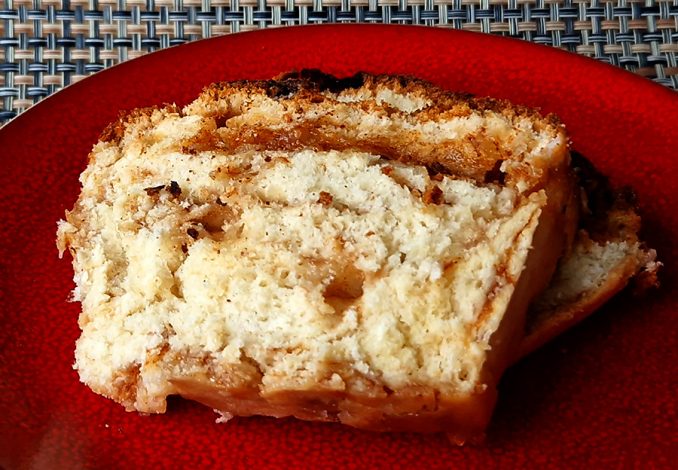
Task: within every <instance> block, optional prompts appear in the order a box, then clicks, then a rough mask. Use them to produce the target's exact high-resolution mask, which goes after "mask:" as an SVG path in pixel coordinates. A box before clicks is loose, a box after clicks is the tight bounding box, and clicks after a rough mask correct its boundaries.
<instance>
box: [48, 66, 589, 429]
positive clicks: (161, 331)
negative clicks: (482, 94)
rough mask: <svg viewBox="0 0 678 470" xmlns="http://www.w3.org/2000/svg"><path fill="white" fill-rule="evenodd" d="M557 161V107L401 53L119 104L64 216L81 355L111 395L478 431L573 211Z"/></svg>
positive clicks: (152, 406)
mask: <svg viewBox="0 0 678 470" xmlns="http://www.w3.org/2000/svg"><path fill="white" fill-rule="evenodd" d="M569 163H570V161H569V152H568V150H567V138H566V136H565V133H564V130H563V128H562V126H561V125H560V124H558V123H557V121H555V120H554V119H553V118H542V117H541V116H539V115H538V114H536V113H535V112H533V111H530V110H527V109H524V108H520V107H516V106H512V105H510V104H508V103H506V102H499V101H493V100H486V99H473V98H470V97H467V96H460V95H454V94H450V93H447V92H444V91H441V90H439V89H437V88H435V87H432V86H431V85H429V84H426V83H424V82H419V81H416V80H407V79H402V78H397V77H396V78H394V77H373V76H369V75H358V76H356V77H353V78H351V79H346V80H337V79H334V78H332V77H328V76H324V75H319V74H316V73H310V74H307V73H306V74H300V75H295V76H291V77H286V78H282V79H280V80H276V81H266V82H240V83H225V84H217V85H214V86H212V87H209V88H208V89H206V90H205V92H204V93H203V94H202V95H201V96H200V97H199V98H198V99H197V100H196V101H195V102H193V103H191V104H190V105H188V106H187V107H186V108H184V109H183V110H180V109H178V108H176V107H173V106H166V107H162V108H156V109H146V110H138V111H135V112H133V113H130V114H127V115H125V116H123V117H122V118H121V119H120V120H119V121H118V122H117V123H114V124H113V125H112V126H110V127H109V129H108V130H107V131H106V132H105V133H104V135H103V136H102V140H101V142H99V143H98V144H97V145H96V146H95V148H94V150H93V151H92V153H91V154H90V159H89V165H88V167H87V169H86V170H85V171H84V173H83V174H82V177H81V181H82V184H83V189H82V193H81V195H80V197H79V199H78V201H77V203H76V205H75V207H74V209H73V211H71V212H69V213H67V217H66V221H65V222H62V223H61V224H60V225H59V231H58V241H59V246H60V249H61V250H65V249H68V250H70V252H71V254H72V255H73V260H74V261H73V262H74V268H75V272H76V275H75V281H76V285H77V286H76V289H75V291H74V297H75V299H77V300H79V301H81V302H82V307H83V311H82V314H81V316H80V327H81V328H82V330H83V331H82V336H81V337H80V339H79V340H78V342H77V347H76V368H77V370H78V372H79V374H80V377H81V379H82V380H83V381H84V382H85V383H86V384H87V385H88V386H90V387H91V388H92V389H93V390H94V391H96V392H97V393H100V394H103V395H105V396H108V397H110V398H112V399H113V400H115V401H117V402H120V403H122V404H123V405H124V406H125V407H126V408H127V409H128V410H139V411H143V412H164V411H165V408H166V397H167V396H168V395H170V394H181V395H183V396H185V397H188V398H192V399H196V400H198V401H201V402H203V403H205V404H207V405H209V406H211V407H213V408H215V409H217V410H219V411H220V412H222V413H223V415H224V416H226V417H229V416H232V415H244V416H249V415H254V414H264V415H270V416H290V415H292V416H297V417H299V418H302V419H312V420H321V421H340V422H343V423H346V424H349V425H352V426H356V427H360V428H365V429H374V430H414V431H425V432H435V431H445V432H448V433H450V434H451V435H452V436H454V437H455V438H456V439H458V440H462V441H463V440H464V439H467V438H470V437H474V436H478V435H479V434H481V433H482V432H483V430H484V428H485V426H486V424H487V422H488V420H489V418H490V415H491V411H492V408H493V405H494V402H495V399H496V391H495V386H496V383H497V381H498V379H499V377H500V375H501V373H502V372H503V370H504V368H505V367H506V366H507V365H508V363H509V362H510V360H511V359H512V358H513V357H514V356H515V354H516V353H517V348H518V346H519V342H520V339H521V337H522V335H523V331H524V316H525V311H526V309H527V306H528V304H529V302H530V301H531V300H532V299H533V298H534V297H535V295H536V294H537V293H539V292H540V291H542V290H543V289H544V288H545V287H546V284H547V283H548V280H549V278H550V277H551V274H552V273H553V271H554V269H555V266H556V262H557V260H558V258H559V257H560V256H561V255H562V254H563V253H564V251H565V250H566V249H567V247H568V246H569V244H570V241H571V239H572V237H573V234H574V231H575V227H576V219H577V217H576V211H577V204H576V195H575V191H574V189H573V188H574V178H573V175H572V173H571V171H570V169H569Z"/></svg>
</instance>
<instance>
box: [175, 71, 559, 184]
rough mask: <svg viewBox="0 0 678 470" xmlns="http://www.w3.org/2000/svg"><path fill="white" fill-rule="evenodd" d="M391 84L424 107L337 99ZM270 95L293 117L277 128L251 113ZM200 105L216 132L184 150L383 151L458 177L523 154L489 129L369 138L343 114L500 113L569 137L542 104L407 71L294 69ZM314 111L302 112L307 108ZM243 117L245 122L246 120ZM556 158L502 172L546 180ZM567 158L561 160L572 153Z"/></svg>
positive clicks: (206, 96) (222, 90)
mask: <svg viewBox="0 0 678 470" xmlns="http://www.w3.org/2000/svg"><path fill="white" fill-rule="evenodd" d="M383 89H388V90H391V91H393V92H394V93H397V94H400V95H409V96H415V97H418V98H421V99H424V100H426V104H425V105H423V106H421V108H420V109H415V110H409V111H407V112H404V111H403V110H400V109H397V108H396V107H394V106H390V105H388V104H387V103H385V102H380V103H379V104H377V103H376V102H375V101H374V100H365V101H352V102H350V103H343V102H341V101H339V100H338V98H339V97H340V96H341V94H342V93H343V92H350V93H354V92H358V91H359V92H361V93H363V92H370V93H373V94H374V95H375V96H376V93H377V92H378V91H379V90H383ZM262 98H265V99H268V100H269V101H271V102H274V103H277V104H279V105H280V106H281V107H282V108H284V112H283V115H282V117H281V119H282V120H283V121H286V122H285V123H284V125H282V126H275V127H274V128H270V127H267V126H266V124H265V123H264V124H261V125H258V124H257V123H256V120H254V119H249V118H247V117H244V116H245V115H247V113H248V112H249V111H251V109H252V107H256V106H260V104H261V99H262ZM199 101H201V105H202V106H203V107H204V108H206V109H207V110H208V111H207V116H209V117H211V118H212V119H214V122H215V127H214V129H206V131H205V132H204V133H202V134H201V135H200V136H199V137H198V138H197V139H196V138H192V139H191V141H190V142H187V143H186V145H185V148H189V149H191V150H192V151H195V152H200V151H209V150H214V149H215V148H217V149H220V150H222V151H229V152H235V151H243V150H259V151H264V150H298V149H300V148H315V149H317V150H327V149H334V150H346V149H352V150H359V151H365V152H370V153H374V154H378V155H382V156H384V157H385V158H390V159H393V160H397V161H400V162H403V163H406V164H410V163H411V164H417V165H424V166H426V167H427V168H429V169H430V170H431V172H432V173H446V174H455V175H459V176H464V177H468V178H472V179H473V180H475V181H476V182H477V183H481V184H482V183H484V182H487V181H488V180H492V179H494V177H495V176H496V175H497V173H498V172H499V170H498V166H499V165H500V164H501V163H502V162H504V161H515V160H516V158H517V155H515V154H513V153H512V151H511V150H509V149H507V148H505V146H504V145H500V144H499V142H498V141H497V140H496V139H495V137H493V136H487V135H485V132H484V129H483V132H479V133H471V134H469V135H467V136H466V137H463V138H460V139H456V140H454V141H445V142H427V141H426V140H425V139H424V138H423V137H422V135H420V134H419V133H418V132H416V131H412V132H410V131H403V130H401V132H398V133H393V134H384V135H371V136H362V135H356V134H355V132H356V130H355V129H353V128H352V127H351V124H350V123H347V122H345V121H344V120H342V118H339V117H338V115H339V114H340V113H341V111H342V110H345V109H349V108H351V109H353V110H354V111H356V110H357V111H359V112H362V113H363V114H369V115H371V116H376V117H386V118H389V119H393V118H399V119H403V120H406V121H407V120H409V122H416V123H419V124H422V123H423V124H426V123H429V122H431V123H437V122H443V121H445V120H448V119H450V118H454V117H468V116H471V115H479V116H483V117H484V116H487V115H489V114H490V113H496V114H497V115H500V116H502V118H504V119H506V120H508V121H509V122H512V123H514V125H516V124H517V123H518V122H519V121H521V122H529V123H530V125H531V126H532V128H533V130H534V131H535V132H546V133H550V134H551V135H553V136H561V137H564V130H563V127H562V125H561V123H560V122H559V121H558V119H557V118H556V117H555V116H553V115H548V116H546V117H544V116H542V115H540V114H539V112H538V111H537V110H535V109H530V108H526V107H523V106H518V105H514V104H512V103H510V102H508V101H505V100H497V99H493V98H475V97H472V96H470V95H468V94H462V93H452V92H449V91H446V90H443V89H441V88H438V87H436V86H434V85H432V84H431V83H428V82H425V81H422V80H419V79H416V78H412V77H402V76H396V77H394V76H388V75H376V76H375V75H370V74H365V73H358V74H356V75H354V76H351V77H347V78H336V77H333V76H330V75H326V74H323V73H320V72H318V71H315V70H303V71H301V72H295V73H288V74H283V75H281V76H279V77H278V78H277V79H274V80H260V81H240V82H223V83H215V84H213V85H210V86H208V87H207V88H205V90H204V91H203V93H202V95H201V98H200V99H199ZM308 111H313V112H312V113H310V115H311V116H310V117H309V115H306V116H302V114H303V113H304V112H308ZM243 117H244V119H246V120H247V122H246V123H244V122H242V120H243ZM556 157H557V156H556V155H554V156H553V159H552V160H551V161H550V162H543V163H542V162H530V163H529V164H524V165H516V166H513V167H510V168H508V169H507V170H505V174H501V172H499V174H500V176H501V180H502V183H506V184H509V185H511V184H512V183H514V182H516V181H522V182H523V183H526V184H527V185H528V187H529V188H530V189H538V188H539V186H535V187H532V186H530V184H532V185H534V184H537V185H538V184H539V183H540V182H543V181H545V180H546V178H545V177H544V175H542V174H541V173H540V170H542V168H540V165H542V164H545V165H550V164H552V163H553V162H554V161H556V160H557V158H556ZM566 157H567V156H566V155H561V156H560V157H558V158H566Z"/></svg>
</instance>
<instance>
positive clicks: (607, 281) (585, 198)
mask: <svg viewBox="0 0 678 470" xmlns="http://www.w3.org/2000/svg"><path fill="white" fill-rule="evenodd" d="M573 167H574V168H575V171H576V172H577V181H578V182H579V184H580V186H581V193H582V197H581V198H580V201H581V211H580V212H581V214H582V215H581V217H580V220H579V230H578V232H577V236H576V238H575V241H574V246H573V248H572V251H571V252H570V253H569V254H568V255H567V256H565V257H563V259H561V260H560V262H559V266H558V269H557V270H556V274H555V276H554V277H553V279H552V280H551V284H550V285H549V286H548V288H547V289H546V290H544V292H542V293H541V294H540V295H539V296H538V297H537V299H535V301H534V302H533V303H532V305H530V309H529V311H528V316H527V323H526V327H525V338H524V339H523V342H522V344H521V346H520V351H519V355H518V358H520V357H523V356H525V355H527V354H529V353H530V352H532V351H534V350H535V349H537V348H539V347H540V346H542V345H543V344H545V343H547V342H548V341H550V340H551V339H553V338H554V337H555V336H557V335H559V334H560V333H562V332H563V331H565V330H567V329H568V328H570V327H572V326H573V325H575V324H576V323H578V322H580V321H581V320H583V319H584V318H586V317H587V316H589V315H590V314H591V313H593V312H594V311H595V310H596V309H598V307H600V306H601V305H603V304H604V303H605V302H606V301H607V300H609V299H610V298H611V297H612V296H613V295H615V294H616V293H617V292H619V291H620V290H622V289H623V288H624V287H625V286H626V285H627V284H628V283H629V281H631V279H632V278H634V277H635V287H636V290H640V291H644V290H646V289H648V288H650V287H654V286H657V285H658V281H657V270H658V269H659V267H660V266H661V263H659V262H657V261H656V258H657V253H656V252H655V251H654V250H652V249H650V248H647V247H646V246H645V245H644V244H643V243H642V242H641V241H640V240H639V238H638V232H639V231H640V216H639V215H638V214H637V212H636V207H635V196H634V195H633V193H632V192H631V191H630V190H628V189H624V190H616V191H615V190H613V189H612V188H611V186H610V184H609V182H608V180H607V178H605V177H604V176H603V175H601V174H600V173H599V172H598V171H596V169H595V168H594V167H593V165H591V163H590V162H588V161H587V160H586V159H585V158H584V157H582V156H581V155H578V154H575V153H573Z"/></svg>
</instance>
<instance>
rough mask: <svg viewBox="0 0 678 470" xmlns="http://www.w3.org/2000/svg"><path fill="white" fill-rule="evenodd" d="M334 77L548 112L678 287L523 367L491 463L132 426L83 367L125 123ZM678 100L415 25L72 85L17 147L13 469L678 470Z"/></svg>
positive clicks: (381, 443)
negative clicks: (641, 227) (639, 222)
mask: <svg viewBox="0 0 678 470" xmlns="http://www.w3.org/2000/svg"><path fill="white" fill-rule="evenodd" d="M301 67H316V68H322V69H323V70H325V71H327V72H330V73H333V74H339V75H345V74H349V73H353V72H356V71H358V70H365V71H369V72H379V73H400V74H412V75H416V76H419V77H421V78H425V79H429V80H431V81H433V82H435V83H437V84H439V85H442V86H443V87H446V88H449V89H453V90H464V91H469V92H472V93H476V94H480V95H492V96H495V97H502V98H509V99H511V100H514V101H515V102H518V103H523V104H527V105H531V106H539V107H541V108H542V109H543V110H544V111H548V112H555V113H557V114H558V115H559V116H561V118H562V119H563V120H564V122H565V123H566V124H567V127H568V129H569V131H570V133H571V136H572V142H573V146H574V148H576V149H577V150H579V151H580V152H582V153H584V154H585V155H587V156H588V157H589V158H590V159H591V160H593V162H595V163H596V164H597V165H598V166H599V167H600V168H601V169H602V170H604V171H605V172H606V173H608V174H609V175H611V176H612V179H613V181H614V182H615V183H618V184H632V185H633V186H634V188H635V189H636V190H637V193H638V196H639V198H640V201H641V208H642V212H643V216H644V220H645V227H646V238H647V239H648V240H649V241H650V242H651V244H652V245H653V246H655V247H657V249H658V252H659V256H660V258H661V259H662V260H663V261H664V262H665V264H666V268H665V270H664V271H663V283H664V286H665V287H664V289H662V290H660V291H658V292H656V293H653V294H652V295H650V296H649V297H646V298H643V299H634V298H632V296H631V295H629V294H622V295H621V296H620V297H618V298H617V299H615V300H613V301H612V302H611V303H610V304H608V305H607V306H606V307H605V308H603V309H602V310H601V311H600V312H598V313H597V314H596V315H594V317H593V318H591V319H589V320H587V321H585V322H584V323H583V324H582V325H580V326H579V327H577V328H575V329H574V330H572V331H570V332H569V333H567V334H565V335H564V336H563V337H561V338H560V339H558V340H556V341H555V342H553V343H551V344H550V345H548V346H547V347H545V348H544V349H542V350H541V351H538V352H537V353H535V354H533V355H532V356H531V357H529V358H527V359H525V360H523V361H522V362H521V363H520V364H518V365H516V366H514V367H513V368H511V369H510V370H509V371H508V373H507V374H506V376H505V377H504V379H503V380H502V383H501V386H500V388H501V390H500V401H499V405H498V408H497V410H496V413H495V416H494V419H493V421H492V424H491V426H490V429H489V431H488V439H487V443H486V444H485V445H484V446H482V447H464V448H457V447H454V446H451V445H450V444H448V442H447V440H446V439H445V437H444V436H441V435H432V436H431V435H428V436H424V435H413V434H400V435H397V434H372V433H368V432H362V431H357V430H354V429H351V428H348V427H342V426H340V425H334V424H318V423H306V422H301V421H296V420H292V419H282V420H275V419H270V418H250V419H235V420H233V421H231V422H229V423H227V424H215V422H214V421H215V418H216V415H215V414H213V413H212V411H211V410H209V409H207V408H205V407H202V406H199V405H196V404H193V403H189V402H185V401H183V400H179V399H176V400H171V403H170V407H169V412H168V413H167V414H165V415H160V416H151V417H144V416H139V415H137V414H132V413H126V412H125V411H124V410H123V409H122V408H121V407H120V406H119V405H116V404H114V403H113V402H110V401H108V400H106V399H105V398H102V397H100V396H97V395H95V394H94V393H92V392H90V391H89V389H87V387H85V386H84V385H82V384H80V383H79V382H78V377H77V374H76V373H75V372H74V371H73V370H72V368H71V365H72V363H73V348H74V341H75V339H76V337H77V336H78V333H79V331H78V327H77V323H76V321H77V315H78V312H79V308H80V306H79V305H78V304H74V303H69V302H67V299H68V296H69V291H70V290H71V289H72V287H73V283H72V281H71V277H72V272H71V267H70V263H69V262H68V261H66V260H62V261H60V260H58V259H57V250H56V247H55V243H54V239H55V231H56V221H57V220H58V219H59V218H61V217H62V216H63V213H64V210H65V209H67V208H70V207H72V204H73V202H74V201H75V198H76V196H77V194H78V190H79V184H78V180H77V178H78V174H79V173H80V172H81V171H82V170H83V168H84V167H85V158H86V155H87V153H88V151H89V149H90V147H91V146H92V144H93V143H94V142H95V141H96V139H97V135H98V133H99V131H100V130H101V129H102V128H103V127H104V126H105V124H106V123H108V122H109V121H111V120H112V119H113V118H114V117H115V116H116V114H117V112H118V110H120V109H124V108H133V107H137V106H146V105H151V104H156V103H160V102H164V101H170V102H171V101H175V102H177V103H181V104H183V103H186V102H188V101H189V100H190V99H191V98H192V97H194V96H196V95H197V93H198V92H199V91H200V89H201V88H202V87H203V86H205V85H207V84H208V83H210V82H213V81H218V80H232V79H245V78H250V79H252V78H267V77H271V76H273V75H275V74H277V73H280V72H283V71H287V70H291V69H298V68H301ZM677 158H678V94H676V93H674V92H671V91H669V90H667V89H664V88H661V87H660V86H658V85H655V84H653V83H651V82H649V81H646V80H645V79H641V78H638V77H635V76H633V75H631V74H630V73H626V72H623V71H621V70H618V69H615V68H612V67H609V66H605V65H603V64H600V63H597V62H594V61H593V60H588V59H584V58H581V57H578V56H575V55H571V54H567V53H563V52H559V51H556V50H554V49H550V48H546V47H540V46H535V45H532V44H528V43H525V42H520V41H515V40H507V39H501V38H498V37H493V36H486V35H477V34H471V33H464V32H458V31H450V30H440V29H429V28H422V27H403V26H356V25H352V26H342V25H338V26H337V25H335V26H311V27H302V28H286V29H280V30H268V31H261V32H255V33H245V34H238V35H233V36H228V37H222V38H218V39H211V40H207V41H200V42H197V43H193V44H190V45H186V46H181V47H177V48H172V49H169V50H165V51H162V52H158V53H155V54H151V55H149V56H146V57H143V58H141V59H138V60H133V61H131V62H127V63H125V64H122V65H120V66H117V67H114V68H113V69H110V70H107V71H105V72H102V73H100V74H97V75H95V76H94V77H92V78H89V79H87V80H84V81H83V82H80V83H78V84H76V85H74V86H71V87H69V88H67V89H65V90H63V91H61V92H59V93H57V94H56V95H55V96H53V97H51V98H49V99H47V100H46V101H45V102H43V103H41V104H39V105H37V106H36V107H34V108H32V109H30V110H29V111H28V112H26V113H25V114H23V115H22V116H20V117H19V118H18V119H16V120H14V121H13V122H11V123H9V124H8V125H7V126H6V127H5V128H4V129H2V131H0V159H1V160H2V171H1V174H0V208H1V209H2V215H3V217H2V230H1V232H0V233H1V235H0V237H1V239H0V245H1V248H0V249H1V250H2V253H1V257H0V270H1V273H0V282H1V284H0V287H1V290H0V303H1V305H0V318H1V319H2V323H1V326H2V328H1V329H0V466H4V467H6V468H15V467H24V468H28V467H30V468H54V467H62V468H85V467H117V466H123V465H124V466H126V467H127V466H129V467H130V468H136V467H138V468H153V467H156V466H166V467H170V466H172V467H174V466H177V467H180V466H184V467H188V466H191V467H193V466H194V465H203V466H215V465H220V466H222V465H223V466H230V465H236V464H238V465H241V466H248V467H261V466H265V467H272V466H294V467H298V466H304V467H306V466H310V465H313V466H326V465H335V466H342V467H361V468H362V467H366V466H389V467H390V466H409V465H422V466H427V467H430V468H433V467H440V466H444V467H453V466H465V467H466V466H471V465H473V466H480V465H487V464H490V465H491V466H510V467H519V466H520V467H524V466H528V465H530V466H539V467H542V466H545V465H548V464H559V465H562V466H568V467H573V466H575V465H577V464H578V463H583V462H586V464H587V466H589V467H600V466H609V465H610V464H613V463H614V464H615V465H614V466H616V467H633V466H640V465H642V466H650V467H655V468H656V467H662V466H666V467H668V466H670V465H671V462H674V463H675V461H676V457H677V454H678V452H677V446H678V444H677V443H678V431H677V424H676V423H677V422H678V420H677V416H676V407H677V404H676V396H677V390H678V349H677V345H678V339H677V338H678V335H677V334H676V320H678V318H677V317H676V313H677V312H678V300H677V299H676V296H675V294H673V293H672V292H671V290H672V289H673V288H674V286H675V280H676V275H675V274H676V271H675V267H676V266H675V262H674V260H675V259H676V258H678V253H677V251H678V250H677V248H676V244H675V240H676V239H678V218H677V217H676V207H678V196H677V194H678V188H677V187H676V183H677V182H678V161H677V160H676V159H677Z"/></svg>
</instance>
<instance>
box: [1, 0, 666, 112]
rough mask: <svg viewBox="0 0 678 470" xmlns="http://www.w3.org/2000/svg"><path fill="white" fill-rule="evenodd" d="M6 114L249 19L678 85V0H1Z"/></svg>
mask: <svg viewBox="0 0 678 470" xmlns="http://www.w3.org/2000/svg"><path fill="white" fill-rule="evenodd" d="M1 5H2V9H1V10H0V122H3V121H6V120H8V119H11V118H12V117H14V116H15V115H16V114H17V113H19V112H21V111H23V110H25V109H26V108H28V107H30V106H31V105H32V104H34V103H36V102H37V101H39V100H40V99H42V98H44V97H46V96H48V95H50V94H51V93H54V92H55V91H57V90H59V89H60V88H62V87H64V86H65V85H67V84H69V83H73V82H74V81H77V80H80V79H82V78H84V77H86V76H87V75H90V74H92V73H94V72H98V71H99V70H103V69H105V68H106V67H110V66H112V65H114V64H117V63H119V62H122V61H125V60H127V59H131V58H134V57H138V56H140V55H144V54H147V53H149V52H153V51H155V50H158V49H162V48H165V47H168V46H172V45H176V44H182V43H185V42H189V41H193V40H196V39H201V38H206V37H212V36H220V35H224V34H229V33H235V32H239V31H250V30H253V29H259V28H267V27H276V26H287V25H298V24H314V23H353V22H363V23H364V22H366V23H399V24H423V25H429V26H439V27H451V28H458V29H464V30H468V31H479V32H484V33H492V34H500V35H504V36H511V37H516V38H521V39H524V40H527V41H532V42H535V43H538V44H546V45H549V46H553V47H558V48H562V49H565V50H568V51H572V52H576V53H578V54H582V55H585V56H589V57H594V58H596V59H598V60H601V61H603V62H606V63H610V64H613V65H616V66H619V67H623V68H626V69H628V70H630V71H633V72H635V73H637V74H640V75H642V76H645V77H647V78H650V79H652V80H655V81H656V82H658V83H661V84H663V85H666V86H668V87H671V88H674V89H678V0H615V1H599V0H564V1H563V0H560V1H557V0H537V1H530V0H2V3H1Z"/></svg>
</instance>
